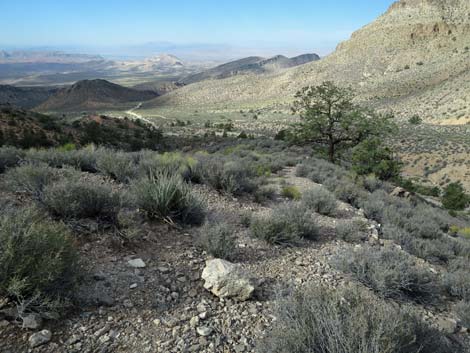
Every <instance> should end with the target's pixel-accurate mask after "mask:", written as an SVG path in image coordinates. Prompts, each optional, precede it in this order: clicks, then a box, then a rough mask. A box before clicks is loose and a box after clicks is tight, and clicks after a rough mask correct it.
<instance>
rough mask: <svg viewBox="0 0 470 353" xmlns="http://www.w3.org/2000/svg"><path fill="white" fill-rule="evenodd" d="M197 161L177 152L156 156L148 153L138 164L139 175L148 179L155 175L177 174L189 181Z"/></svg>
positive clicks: (156, 154)
mask: <svg viewBox="0 0 470 353" xmlns="http://www.w3.org/2000/svg"><path fill="white" fill-rule="evenodd" d="M196 163H197V161H196V160H195V159H193V158H191V157H186V156H183V155H182V154H181V153H178V152H171V153H164V154H158V153H156V152H148V155H144V157H143V158H142V159H141V160H140V162H139V175H140V176H141V177H148V176H151V175H157V174H169V175H173V174H178V175H181V176H182V177H183V179H185V180H190V179H191V176H192V170H193V169H194V168H195V167H196Z"/></svg>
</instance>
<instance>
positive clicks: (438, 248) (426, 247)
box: [382, 225, 468, 264]
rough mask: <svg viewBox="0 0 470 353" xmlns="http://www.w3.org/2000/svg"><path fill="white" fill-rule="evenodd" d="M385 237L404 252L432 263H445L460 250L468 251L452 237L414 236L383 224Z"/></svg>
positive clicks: (401, 229) (403, 230) (460, 251)
mask: <svg viewBox="0 0 470 353" xmlns="http://www.w3.org/2000/svg"><path fill="white" fill-rule="evenodd" d="M382 233H383V234H382V235H383V237H384V238H385V239H391V240H393V241H394V242H395V243H397V244H398V245H400V246H401V247H402V248H403V250H405V251H406V252H408V253H410V254H412V255H415V256H417V257H419V258H422V259H425V260H427V261H428V262H432V263H438V264H442V263H444V264H445V263H447V262H448V261H450V260H452V259H454V258H455V257H456V256H458V255H459V254H460V253H462V252H468V248H465V247H464V245H465V244H461V243H460V242H459V241H456V240H454V239H445V238H438V239H422V238H416V237H414V236H412V235H411V234H410V233H408V232H407V231H406V230H405V229H403V228H398V227H396V226H393V225H385V226H384V227H383V229H382Z"/></svg>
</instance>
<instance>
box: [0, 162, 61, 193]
mask: <svg viewBox="0 0 470 353" xmlns="http://www.w3.org/2000/svg"><path fill="white" fill-rule="evenodd" d="M58 179H59V176H58V173H57V172H56V170H55V169H54V168H52V167H49V166H48V165H46V164H37V165H34V164H29V163H28V164H24V165H21V166H19V167H16V168H13V169H9V170H8V171H7V172H6V173H5V178H4V180H5V184H6V187H7V189H9V190H10V191H13V192H18V193H25V194H28V195H30V196H32V197H33V198H35V199H37V200H40V199H41V198H42V194H43V191H44V188H45V187H46V186H47V185H49V184H50V183H52V182H54V181H57V180H58Z"/></svg>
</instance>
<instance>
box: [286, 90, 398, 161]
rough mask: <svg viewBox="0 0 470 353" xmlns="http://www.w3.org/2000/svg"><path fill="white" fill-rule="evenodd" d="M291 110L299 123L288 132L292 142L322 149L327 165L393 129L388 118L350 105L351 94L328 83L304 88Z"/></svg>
mask: <svg viewBox="0 0 470 353" xmlns="http://www.w3.org/2000/svg"><path fill="white" fill-rule="evenodd" d="M295 97H296V101H295V102H294V105H293V107H292V110H293V112H294V113H295V114H298V115H299V117H300V122H298V123H296V124H294V125H293V126H292V128H291V129H290V133H289V136H290V138H291V140H292V141H293V142H294V143H298V144H311V145H312V146H313V147H317V148H320V149H323V150H324V151H325V152H326V153H327V155H328V159H329V160H330V162H333V163H334V162H336V161H337V159H338V154H341V152H343V151H345V150H349V149H351V148H353V147H355V146H357V145H358V144H360V143H361V142H363V141H365V140H367V139H369V138H371V137H379V136H383V135H386V134H388V133H390V132H391V131H393V130H394V129H395V128H396V125H395V124H394V123H393V122H392V116H391V115H382V114H378V113H376V112H374V111H373V110H371V109H367V108H365V107H362V106H360V105H358V104H356V103H354V102H353V99H354V92H353V91H352V90H351V89H349V88H341V87H338V86H336V85H335V84H333V83H332V82H324V83H322V84H321V85H319V86H308V87H304V88H303V89H302V90H300V91H299V92H298V93H297V94H296V96H295Z"/></svg>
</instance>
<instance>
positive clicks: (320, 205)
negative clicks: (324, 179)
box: [302, 187, 336, 216]
mask: <svg viewBox="0 0 470 353" xmlns="http://www.w3.org/2000/svg"><path fill="white" fill-rule="evenodd" d="M302 203H303V204H304V205H305V207H307V208H308V209H310V210H312V211H315V212H317V213H320V214H322V215H325V216H331V215H333V214H334V213H335V212H336V198H335V197H334V195H333V194H332V193H331V192H329V191H328V190H326V189H325V188H323V187H318V188H314V189H310V190H307V191H306V192H304V194H303V196H302Z"/></svg>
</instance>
